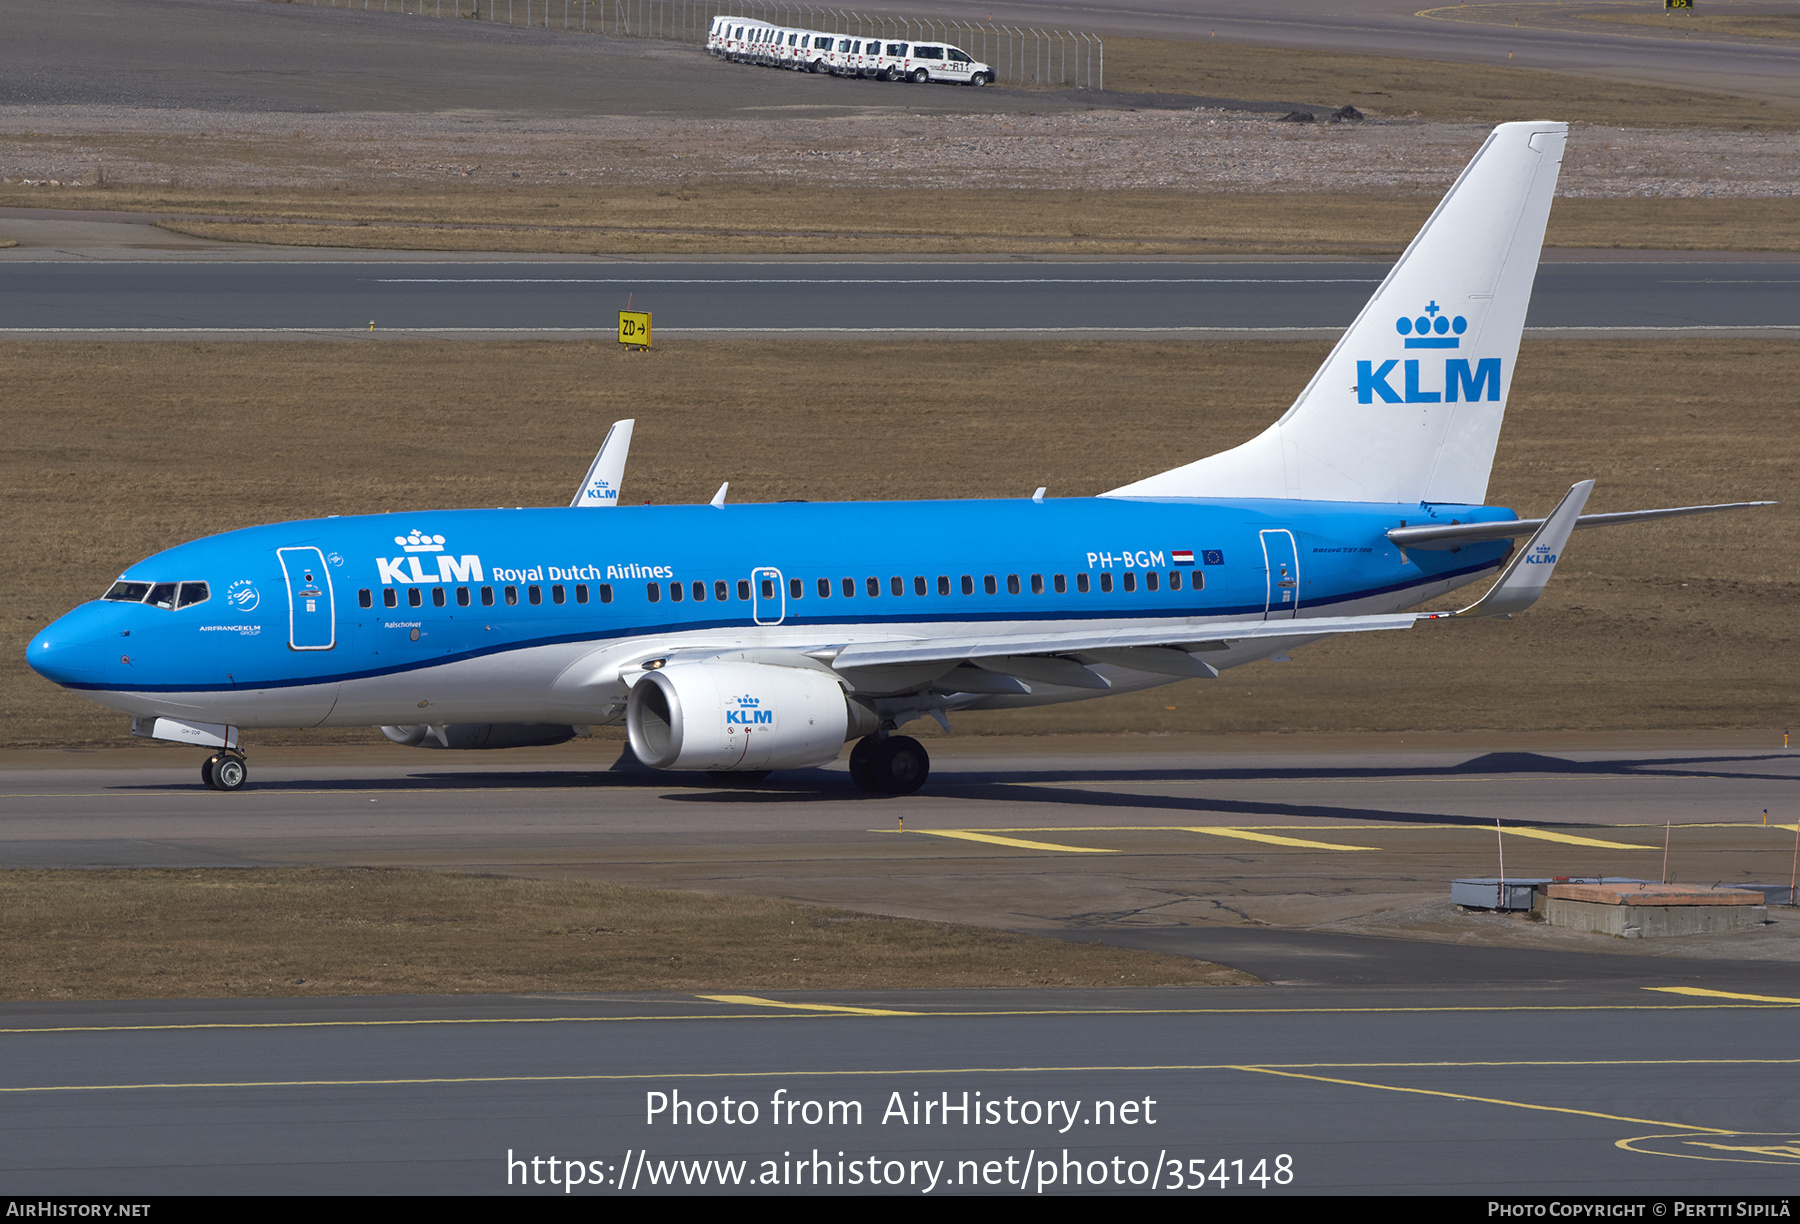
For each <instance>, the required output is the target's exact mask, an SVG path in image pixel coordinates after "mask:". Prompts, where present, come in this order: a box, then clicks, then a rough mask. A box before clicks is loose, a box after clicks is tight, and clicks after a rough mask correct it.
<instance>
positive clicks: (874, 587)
mask: <svg viewBox="0 0 1800 1224" xmlns="http://www.w3.org/2000/svg"><path fill="white" fill-rule="evenodd" d="M866 585H867V587H868V589H869V598H870V599H873V598H875V597H876V596H877V595H879V594H881V579H879V578H869V579H868V580H867V581H866Z"/></svg>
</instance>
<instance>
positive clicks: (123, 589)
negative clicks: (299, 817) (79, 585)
mask: <svg viewBox="0 0 1800 1224" xmlns="http://www.w3.org/2000/svg"><path fill="white" fill-rule="evenodd" d="M149 593H150V584H149V583H148V582H115V583H113V584H112V590H110V591H108V592H107V593H106V594H105V595H102V596H101V598H102V599H110V600H113V601H114V602H116V603H143V602H144V596H146V595H148V594H149Z"/></svg>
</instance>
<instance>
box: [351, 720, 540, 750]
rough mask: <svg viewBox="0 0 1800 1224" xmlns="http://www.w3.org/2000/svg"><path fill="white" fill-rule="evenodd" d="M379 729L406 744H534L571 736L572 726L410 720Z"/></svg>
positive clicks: (463, 746) (459, 746)
mask: <svg viewBox="0 0 1800 1224" xmlns="http://www.w3.org/2000/svg"><path fill="white" fill-rule="evenodd" d="M381 733H382V734H383V735H385V736H387V737H388V738H389V739H391V740H393V741H394V742H395V743H396V744H405V745H406V746H407V747H408V748H457V749H477V748H538V747H541V746H543V745H545V744H561V743H564V742H566V741H568V740H572V739H574V738H575V728H574V727H570V726H564V725H562V724H560V723H448V724H444V725H439V726H431V725H428V724H425V723H413V724H410V725H408V726H404V727H383V728H382V729H381Z"/></svg>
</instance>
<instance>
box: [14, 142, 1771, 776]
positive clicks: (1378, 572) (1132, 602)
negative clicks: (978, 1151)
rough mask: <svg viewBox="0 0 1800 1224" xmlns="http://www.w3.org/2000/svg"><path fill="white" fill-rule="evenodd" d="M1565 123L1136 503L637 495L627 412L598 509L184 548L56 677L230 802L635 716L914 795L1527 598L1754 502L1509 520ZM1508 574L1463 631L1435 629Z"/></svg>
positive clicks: (548, 739)
mask: <svg viewBox="0 0 1800 1224" xmlns="http://www.w3.org/2000/svg"><path fill="white" fill-rule="evenodd" d="M1565 135H1566V127H1565V125H1563V124H1560V123H1509V124H1505V125H1502V126H1501V127H1499V128H1497V129H1495V131H1494V132H1493V134H1492V135H1491V136H1489V137H1488V139H1487V141H1486V143H1484V144H1483V145H1482V147H1481V149H1480V151H1479V152H1478V153H1477V154H1476V155H1475V158H1474V160H1473V161H1471V162H1470V163H1469V165H1468V167H1467V168H1466V169H1465V170H1464V171H1463V173H1462V175H1461V176H1460V177H1459V178H1458V179H1457V181H1456V183H1455V185H1454V186H1453V187H1452V188H1451V189H1450V192H1449V194H1448V195H1447V196H1445V198H1444V200H1443V202H1442V203H1441V204H1439V206H1438V208H1437V210H1436V211H1435V212H1434V213H1433V214H1432V215H1431V218H1430V219H1429V220H1428V221H1427V222H1426V223H1425V227H1424V228H1423V229H1422V230H1421V231H1420V232H1419V234H1418V236H1417V237H1416V238H1415V239H1414V240H1413V242H1412V244H1411V245H1410V246H1409V247H1408V248H1407V250H1406V252H1405V254H1404V255H1402V256H1401V259H1400V262H1399V263H1398V264H1397V265H1396V266H1395V267H1394V269H1393V271H1392V272H1391V273H1390V274H1389V275H1388V277H1387V279H1386V280H1385V281H1383V282H1382V284H1381V287H1380V288H1379V289H1377V290H1376V292H1375V295H1374V297H1373V298H1371V299H1370V301H1369V303H1368V305H1367V306H1366V307H1365V308H1364V309H1363V311H1362V313H1361V314H1360V315H1359V316H1358V317H1357V319H1356V321H1355V322H1354V323H1353V324H1352V325H1351V327H1350V329H1349V330H1348V331H1347V332H1346V333H1345V334H1344V336H1343V338H1342V339H1341V340H1340V341H1339V342H1338V345H1337V347H1336V348H1335V349H1333V351H1332V353H1331V355H1330V356H1329V357H1328V358H1327V359H1326V361H1325V364H1324V365H1323V366H1321V367H1320V369H1319V371H1318V373H1317V374H1316V375H1314V376H1313V379H1312V382H1311V383H1310V384H1308V386H1307V387H1306V389H1305V390H1304V391H1302V392H1301V393H1300V397H1299V398H1298V399H1297V400H1295V402H1294V404H1293V406H1292V407H1291V408H1289V409H1288V411H1287V412H1286V414H1285V415H1283V416H1282V417H1281V419H1280V420H1279V421H1277V422H1276V423H1275V424H1274V425H1272V426H1270V427H1269V429H1268V430H1267V431H1266V432H1264V433H1263V434H1261V435H1259V436H1258V437H1256V438H1253V439H1251V440H1250V441H1248V442H1246V443H1244V444H1243V445H1241V446H1238V447H1236V448H1234V449H1231V450H1228V451H1224V452H1222V453H1220V454H1216V455H1213V456H1211V457H1209V458H1206V459H1202V460H1200V461H1198V462H1196V463H1190V464H1188V465H1186V466H1185V467H1179V468H1176V469H1174V470H1172V471H1167V472H1163V473H1161V474H1159V475H1154V476H1150V477H1148V478H1146V479H1144V480H1140V481H1138V482H1136V483H1134V484H1129V485H1126V486H1124V487H1123V488H1119V489H1114V490H1112V491H1111V492H1110V493H1106V494H1104V495H1102V496H1100V497H1095V498H1068V499H1054V500H1046V499H1045V498H1044V497H1043V490H1041V489H1040V490H1038V493H1037V495H1036V496H1034V497H1031V498H1029V499H1026V498H1019V499H1016V500H1009V501H940V502H876V503H845V504H798V503H778V504H771V505H727V504H725V496H724V494H725V490H724V489H721V490H720V492H719V496H717V497H715V498H714V499H713V502H712V504H711V505H706V506H669V507H655V508H651V507H647V506H646V507H633V508H626V507H619V506H617V504H616V499H617V493H618V481H619V478H620V472H621V469H622V467H623V461H624V454H623V451H624V445H625V443H626V442H628V440H629V429H630V423H629V422H621V423H620V425H619V426H618V427H615V434H614V435H613V436H612V437H611V438H609V444H608V446H606V447H603V448H602V451H601V455H600V456H599V458H598V459H596V462H595V465H594V467H593V469H591V470H590V472H589V474H588V477H587V479H586V480H585V481H584V482H583V486H582V489H581V491H580V492H579V493H578V494H577V497H576V503H575V505H573V506H571V507H568V508H562V509H521V510H438V511H430V512H424V513H418V514H406V515H392V514H389V515H371V516H365V517H344V518H328V519H318V520H312V521H307V522H294V523H277V524H272V525H269V526H263V527H252V528H247V529H245V530H241V531H231V532H227V533H225V534H223V535H218V536H213V537H210V538H208V539H203V540H197V541H195V542H193V543H190V544H183V545H180V546H179V547H176V548H171V549H169V550H168V551H166V552H161V553H158V554H157V555H155V556H153V557H150V558H148V559H147V560H144V561H142V562H139V563H138V564H136V565H133V566H130V567H129V568H128V569H127V570H126V571H125V573H124V574H123V575H121V576H120V578H119V579H118V581H117V582H115V583H114V584H113V586H112V587H111V589H110V590H108V591H107V593H106V594H105V595H104V596H103V597H102V598H101V599H98V600H95V601H93V602H90V603H86V604H83V605H82V606H81V607H79V608H76V609H75V610H74V611H72V612H70V613H69V614H68V615H67V616H64V617H63V618H61V619H60V620H58V621H57V622H55V623H54V624H52V625H50V626H49V627H48V628H46V629H45V630H44V631H43V632H42V633H40V634H38V635H37V636H36V637H35V638H34V639H33V640H32V642H31V645H30V647H29V660H30V663H31V665H32V667H34V668H35V669H36V670H37V671H38V672H39V673H41V674H42V675H44V676H46V677H48V678H49V679H51V680H53V681H55V682H56V683H58V684H61V685H63V686H64V687H66V688H70V689H75V690H77V691H79V692H82V693H84V694H85V695H87V696H89V697H91V698H93V699H94V700H96V701H99V702H101V703H103V704H105V705H108V706H111V707H113V708H115V709H118V710H122V711H124V712H126V713H128V714H130V715H131V716H132V730H133V732H134V733H136V734H140V735H148V736H154V737H157V738H161V739H170V740H177V741H182V742H187V743H192V744H195V745H199V746H203V747H207V748H211V749H215V750H216V751H215V752H214V753H213V755H211V756H210V757H209V758H208V759H207V760H206V763H205V765H204V768H203V769H202V771H201V774H202V778H203V780H204V781H205V782H206V784H207V785H209V786H211V787H213V788H215V789H219V790H228V791H229V790H236V789H238V788H239V787H241V786H242V785H243V784H244V781H245V777H246V769H245V763H244V757H243V754H242V750H241V749H240V748H239V747H238V730H239V728H242V727H342V726H379V727H381V729H382V730H383V731H384V732H385V733H386V734H387V736H388V737H389V738H390V739H394V740H397V741H399V742H401V743H404V744H413V745H418V746H422V747H431V748H500V747H513V746H521V745H529V744H545V743H557V742H560V741H562V740H566V739H568V738H570V737H571V736H573V735H575V734H577V733H578V728H581V727H586V726H593V725H596V724H608V723H617V722H620V721H623V722H624V723H625V726H626V728H627V731H628V734H629V736H630V740H631V745H632V749H633V750H634V751H635V753H636V755H637V756H638V758H639V759H640V760H642V761H643V762H644V763H645V764H647V765H650V766H653V767H656V768H661V769H680V770H708V771H714V772H717V773H721V774H727V775H734V776H738V777H744V776H761V775H762V774H763V773H766V772H767V771H769V770H773V769H785V768H797V767H804V766H814V765H819V764H822V763H824V762H827V761H830V760H833V759H834V758H836V757H837V755H838V754H839V752H840V751H841V750H842V748H843V745H844V744H845V743H846V742H848V741H856V744H855V747H854V748H853V749H852V751H851V754H850V772H851V775H852V776H853V778H854V779H855V781H856V782H857V783H858V784H859V785H860V786H862V787H863V788H864V789H867V790H871V791H876V792H885V793H890V794H893V793H905V792H909V791H913V790H916V789H917V788H918V787H919V786H920V785H921V784H923V782H924V781H925V776H926V773H927V771H928V769H929V763H928V760H927V757H926V753H925V750H924V748H923V747H922V746H921V745H920V744H919V742H918V741H917V740H915V739H912V738H911V737H908V736H904V735H899V734H896V730H897V728H899V727H900V726H902V725H903V724H905V723H906V722H908V721H909V720H912V719H917V718H921V717H934V718H937V719H938V720H939V721H944V720H945V718H946V715H947V714H948V713H949V712H951V711H956V710H973V709H998V708H1004V707H1018V706H1029V705H1038V704H1044V703H1050V702H1062V701H1075V700H1080V699H1083V698H1088V697H1095V696H1100V695H1102V694H1106V693H1116V692H1128V691H1131V690H1134V689H1141V688H1147V687H1149V686H1152V685H1159V684H1168V683H1171V682H1173V681H1176V680H1179V679H1183V678H1194V677H1197V678H1209V677H1216V676H1217V675H1218V674H1219V673H1220V672H1221V671H1223V670H1225V669H1226V668H1230V667H1237V666H1240V665H1242V664H1245V663H1250V662H1253V661H1255V660H1258V659H1264V658H1268V657H1269V656H1271V655H1274V654H1278V653H1280V652H1282V651H1285V650H1291V649H1293V648H1294V647H1296V646H1298V645H1302V644H1304V643H1307V642H1310V641H1313V640H1317V639H1319V638H1322V637H1325V636H1327V635H1331V634H1338V633H1360V632H1368V631H1379V630H1391V629H1403V628H1406V627H1408V626H1411V625H1413V624H1414V623H1415V622H1417V621H1419V620H1421V619H1444V618H1446V617H1470V616H1496V615H1505V614H1508V613H1511V612H1514V611H1518V610H1520V609H1522V608H1525V607H1528V606H1529V605H1531V604H1532V603H1533V602H1535V601H1536V599H1537V597H1538V595H1539V594H1540V592H1541V591H1542V590H1543V588H1544V585H1545V583H1546V582H1547V581H1548V580H1549V578H1550V574H1551V571H1552V570H1553V569H1554V567H1555V565H1556V562H1557V558H1558V557H1559V556H1560V555H1561V553H1562V550H1563V547H1564V545H1565V543H1566V541H1567V540H1568V538H1569V534H1570V532H1571V531H1572V530H1573V529H1575V528H1577V527H1588V526H1599V525H1604V524H1611V523H1618V522H1626V521H1636V520H1641V519H1646V518H1655V517H1661V516H1667V515H1674V514H1684V513H1695V512H1699V511H1702V510H1710V509H1722V508H1724V507H1711V506H1690V507H1680V508H1675V509H1665V510H1647V511H1637V512H1631V513H1626V514H1610V515H1590V516H1587V517H1582V516H1581V509H1582V507H1583V505H1584V503H1585V502H1586V500H1587V496H1588V493H1589V491H1590V490H1591V488H1592V484H1593V482H1592V481H1584V482H1582V483H1580V484H1577V485H1576V486H1574V488H1572V489H1571V490H1570V491H1569V493H1568V495H1567V496H1566V497H1564V498H1563V499H1562V501H1561V503H1560V504H1559V505H1557V506H1556V508H1555V509H1554V511H1553V512H1552V513H1551V514H1550V515H1548V516H1547V517H1546V518H1543V519H1529V520H1522V519H1520V518H1518V517H1517V516H1516V515H1515V514H1514V513H1513V511H1511V510H1506V509H1500V508H1494V507H1488V506H1484V505H1483V504H1482V502H1483V501H1484V500H1485V498H1486V494H1487V485H1488V473H1489V469H1490V467H1491V466H1492V462H1493V457H1494V449H1495V445H1496V443H1497V442H1498V440H1499V436H1500V424H1501V417H1502V414H1503V413H1504V411H1505V408H1506V398H1507V392H1508V390H1509V388H1510V387H1511V384H1512V375H1513V363H1514V360H1515V358H1516V357H1517V355H1518V349H1519V337H1520V333H1521V331H1522V330H1523V327H1524V322H1525V312H1526V307H1527V305H1528V303H1529V301H1530V296H1531V288H1532V282H1533V279H1534V278H1535V276H1536V272H1537V261H1538V253H1539V249H1540V247H1541V246H1542V243H1543V236H1544V226H1545V222H1546V220H1547V218H1548V216H1549V211H1550V202H1551V197H1552V195H1553V193H1554V190H1555V186H1556V178H1557V171H1558V168H1559V167H1560V165H1561V161H1562V155H1563V144H1564V138H1565ZM621 430H622V431H623V432H622V434H621V432H620V431H621ZM1755 504H1763V503H1755ZM594 506H612V507H614V508H613V509H612V512H611V513H608V514H604V515H595V514H592V513H589V512H588V510H589V509H590V508H591V507H594ZM1521 538H1524V540H1525V543H1524V544H1523V546H1519V545H1517V544H1516V543H1515V542H1516V541H1517V540H1518V539H1521ZM1496 572H1498V574H1499V577H1498V580H1497V581H1496V582H1495V583H1494V585H1493V586H1492V588H1491V589H1489V590H1488V591H1487V593H1486V594H1485V595H1484V596H1483V597H1482V598H1481V599H1479V600H1478V601H1476V602H1475V603H1473V604H1472V605H1470V606H1469V607H1467V608H1465V609H1463V610H1462V611H1461V612H1457V613H1440V614H1432V613H1414V612H1404V611H1402V609H1405V608H1410V607H1416V606H1417V605H1419V604H1421V603H1424V602H1425V601H1428V600H1431V599H1434V598H1436V597H1437V596H1440V595H1442V594H1444V593H1445V592H1448V591H1452V590H1455V589H1456V588H1458V587H1462V586H1465V585H1467V584H1469V583H1472V582H1475V581H1477V580H1479V579H1481V578H1483V577H1485V576H1487V575H1491V574H1494V573H1496Z"/></svg>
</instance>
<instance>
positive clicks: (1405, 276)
mask: <svg viewBox="0 0 1800 1224" xmlns="http://www.w3.org/2000/svg"><path fill="white" fill-rule="evenodd" d="M1567 134H1568V125H1567V124H1564V123H1549V122H1542V123H1503V124H1501V125H1500V126H1499V127H1497V128H1495V129H1494V131H1493V133H1492V134H1491V135H1490V136H1489V137H1488V138H1487V141H1486V143H1484V144H1483V145H1482V146H1481V149H1480V151H1479V152H1477V153H1476V154H1475V158H1474V160H1473V161H1471V162H1470V163H1469V164H1468V166H1467V167H1465V168H1464V170H1463V172H1462V174H1461V175H1460V176H1459V177H1458V178H1457V180H1456V182H1455V184H1453V185H1452V186H1451V188H1450V192H1449V194H1447V195H1446V196H1445V197H1444V198H1443V201H1442V202H1441V203H1439V204H1438V206H1437V209H1436V211H1434V212H1433V213H1432V214H1431V217H1430V219H1429V220H1427V221H1426V222H1425V226H1424V228H1423V229H1421V230H1420V231H1419V233H1418V236H1417V237H1415V238H1414V239H1413V240H1412V244H1411V245H1410V246H1408V247H1407V248H1406V253H1405V254H1403V255H1401V257H1400V262H1399V263H1397V264H1395V265H1394V270H1393V271H1392V272H1390V273H1388V276H1387V279H1386V280H1384V281H1382V282H1381V287H1380V288H1379V289H1377V290H1376V291H1375V296H1374V297H1372V298H1370V299H1369V303H1368V305H1366V306H1364V307H1363V309H1362V313H1361V314H1359V315H1357V316H1356V321H1355V322H1354V323H1352V324H1351V325H1350V330H1348V331H1346V332H1345V333H1344V335H1343V337H1342V339H1340V340H1339V341H1338V343H1337V347H1336V348H1334V349H1332V350H1331V356H1329V357H1327V358H1326V359H1325V364H1324V365H1322V366H1320V367H1319V372H1318V373H1316V374H1314V375H1313V378H1312V381H1311V382H1310V383H1308V384H1307V386H1306V390H1304V391H1302V392H1301V393H1300V398H1299V399H1297V400H1295V401H1294V404H1293V407H1291V408H1289V409H1288V410H1287V412H1286V413H1285V414H1283V416H1282V418H1281V419H1280V420H1279V421H1277V422H1276V423H1275V424H1273V425H1271V426H1270V427H1269V428H1268V429H1267V430H1265V431H1264V432H1263V433H1261V434H1259V435H1258V436H1256V437H1255V438H1252V439H1251V440H1250V441H1248V442H1246V443H1244V444H1243V445H1242V446H1238V447H1235V448H1233V449H1232V450H1228V451H1223V452H1221V453H1220V454H1217V455H1212V456H1209V457H1207V458H1205V459H1201V460H1199V461H1198V462H1196V463H1190V464H1188V465H1187V466H1185V467H1179V468H1175V469H1174V470H1172V471H1167V472H1163V473H1161V474H1159V475H1156V476H1151V477H1148V478H1147V479H1144V480H1140V481H1136V482H1135V483H1133V484H1128V485H1125V486H1124V487H1122V488H1118V489H1114V490H1112V491H1111V492H1110V493H1108V494H1106V495H1105V496H1108V497H1237V498H1242V497H1275V498H1297V499H1302V500H1307V501H1357V502H1451V503H1459V504H1479V503H1480V502H1482V501H1483V500H1484V499H1485V498H1486V496H1487V483H1488V472H1489V470H1490V469H1491V468H1492V466H1493V462H1494V447H1495V444H1496V443H1497V442H1498V441H1499V439H1500V421H1501V418H1502V416H1503V415H1504V414H1505V411H1506V396H1507V392H1508V391H1509V390H1510V389H1511V387H1512V374H1513V363H1514V361H1515V360H1517V358H1518V354H1519V336H1520V334H1521V333H1522V332H1523V331H1524V328H1525V311H1526V308H1527V307H1528V306H1529V305H1530V304H1531V286H1532V282H1533V280H1535V278H1536V276H1537V263H1538V253H1539V252H1540V250H1541V249H1542V247H1543V244H1544V226H1545V223H1546V222H1547V221H1548V220H1549V216H1550V199H1551V196H1552V195H1554V194H1555V191H1556V176H1557V171H1558V170H1559V169H1560V168H1561V166H1562V156H1563V143H1564V140H1565V138H1566V136H1567Z"/></svg>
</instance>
